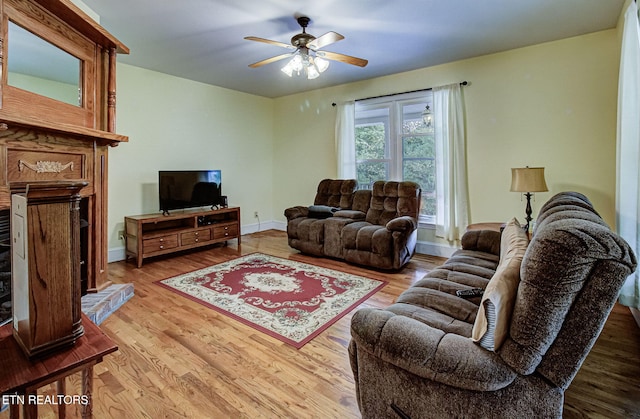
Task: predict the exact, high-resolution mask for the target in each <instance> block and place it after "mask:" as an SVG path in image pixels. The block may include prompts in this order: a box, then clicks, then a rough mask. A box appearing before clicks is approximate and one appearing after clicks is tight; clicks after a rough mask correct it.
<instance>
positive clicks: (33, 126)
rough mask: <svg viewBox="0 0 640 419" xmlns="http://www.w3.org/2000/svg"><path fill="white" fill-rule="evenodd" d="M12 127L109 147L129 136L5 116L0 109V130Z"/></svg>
mask: <svg viewBox="0 0 640 419" xmlns="http://www.w3.org/2000/svg"><path fill="white" fill-rule="evenodd" d="M12 127H19V128H23V129H26V130H29V131H36V132H43V133H51V134H56V135H62V136H66V137H69V138H73V139H76V140H78V141H85V142H87V141H89V142H91V141H96V142H98V144H100V145H109V146H111V147H116V146H117V145H118V144H120V143H123V142H128V141H129V137H127V136H126V135H121V134H116V133H114V132H108V131H101V130H97V129H92V128H86V127H79V126H77V125H71V124H63V123H56V122H50V121H43V120H38V119H34V118H29V117H20V116H15V115H12V116H8V117H6V116H3V115H2V111H1V110H0V131H4V130H7V129H9V128H12Z"/></svg>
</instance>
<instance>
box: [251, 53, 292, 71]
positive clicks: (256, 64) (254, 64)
mask: <svg viewBox="0 0 640 419" xmlns="http://www.w3.org/2000/svg"><path fill="white" fill-rule="evenodd" d="M289 57H291V53H287V54H281V55H276V56H275V57H271V58H267V59H266V60H262V61H258V62H257V63H253V64H249V67H251V68H256V67H261V66H263V65H265V64H270V63H273V62H276V61H280V60H284V59H285V58H289Z"/></svg>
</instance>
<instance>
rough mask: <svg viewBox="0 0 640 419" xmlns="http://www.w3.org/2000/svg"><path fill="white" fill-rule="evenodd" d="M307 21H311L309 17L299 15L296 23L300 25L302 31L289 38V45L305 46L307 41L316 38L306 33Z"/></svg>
mask: <svg viewBox="0 0 640 419" xmlns="http://www.w3.org/2000/svg"><path fill="white" fill-rule="evenodd" d="M309 22H311V19H309V18H308V17H306V16H300V17H299V18H298V24H299V25H300V26H301V27H302V33H299V34H297V35H295V36H294V37H293V38H291V45H293V46H294V47H296V48H300V47H306V46H307V44H308V43H309V42H311V41H313V40H314V39H316V37H315V36H313V35H311V34H308V33H307V31H306V28H307V26H308V25H309Z"/></svg>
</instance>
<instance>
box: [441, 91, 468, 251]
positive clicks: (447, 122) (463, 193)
mask: <svg viewBox="0 0 640 419" xmlns="http://www.w3.org/2000/svg"><path fill="white" fill-rule="evenodd" d="M433 116H434V128H435V141H436V200H437V206H436V236H438V237H443V238H445V239H446V240H448V241H455V240H459V239H460V237H461V236H462V234H464V231H465V229H466V228H467V226H468V224H469V208H468V207H469V200H468V187H467V159H466V140H465V137H466V133H465V124H464V103H463V99H462V91H461V88H460V84H459V83H455V84H450V85H447V86H441V87H435V88H434V89H433Z"/></svg>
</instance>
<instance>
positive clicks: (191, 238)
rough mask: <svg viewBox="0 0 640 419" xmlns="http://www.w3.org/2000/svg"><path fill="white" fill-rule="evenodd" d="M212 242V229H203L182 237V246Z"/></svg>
mask: <svg viewBox="0 0 640 419" xmlns="http://www.w3.org/2000/svg"><path fill="white" fill-rule="evenodd" d="M209 240H211V229H210V228H203V229H201V230H196V231H190V232H188V233H182V234H181V235H180V244H181V245H182V246H187V245H190V244H194V243H200V242H206V241H209Z"/></svg>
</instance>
